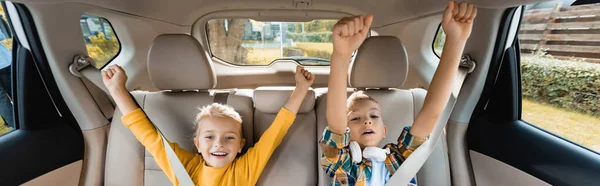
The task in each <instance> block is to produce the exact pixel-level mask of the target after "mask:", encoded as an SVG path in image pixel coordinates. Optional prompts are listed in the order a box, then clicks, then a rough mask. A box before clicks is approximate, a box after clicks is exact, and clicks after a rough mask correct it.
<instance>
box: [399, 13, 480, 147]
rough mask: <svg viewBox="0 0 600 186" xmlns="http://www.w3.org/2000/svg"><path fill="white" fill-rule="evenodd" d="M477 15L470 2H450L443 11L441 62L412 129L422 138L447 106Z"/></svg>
mask: <svg viewBox="0 0 600 186" xmlns="http://www.w3.org/2000/svg"><path fill="white" fill-rule="evenodd" d="M476 15H477V8H476V7H475V5H473V4H471V3H467V2H461V3H457V2H454V1H450V3H449V4H448V7H447V8H446V10H445V11H444V15H443V19H442V28H443V29H444V32H445V33H446V42H445V43H444V50H443V52H442V56H441V57H440V63H439V65H438V67H437V70H436V71H435V74H434V75H433V80H431V85H430V86H429V90H428V92H427V96H426V97H425V103H424V104H423V109H421V112H419V114H418V115H417V118H416V119H415V123H414V124H413V126H412V128H411V130H410V133H411V134H412V135H413V136H417V137H421V138H425V137H427V136H429V134H431V131H432V130H433V127H434V126H435V124H436V122H437V121H438V119H439V117H440V115H441V113H442V111H443V110H444V108H445V107H446V103H448V98H449V96H450V93H451V91H452V87H453V85H454V80H455V77H456V75H457V71H458V64H459V62H460V57H461V55H462V53H463V49H464V48H465V43H466V42H467V39H468V38H469V36H470V35H471V27H472V26H473V19H474V18H475V16H476Z"/></svg>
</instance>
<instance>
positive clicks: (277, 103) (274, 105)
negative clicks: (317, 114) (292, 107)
mask: <svg viewBox="0 0 600 186" xmlns="http://www.w3.org/2000/svg"><path fill="white" fill-rule="evenodd" d="M293 90H294V88H293V87H291V88H288V87H282V88H279V87H277V88H272V87H269V88H268V89H265V88H258V89H256V90H254V107H255V108H256V110H257V111H260V112H263V113H270V114H276V113H277V112H279V110H280V109H281V108H282V107H283V106H285V103H287V100H288V99H289V98H290V96H291V95H292V92H293ZM314 107H315V92H314V91H312V90H308V93H307V94H306V96H305V97H304V100H303V101H302V106H300V109H298V113H299V114H302V113H307V112H310V111H312V110H313V109H314Z"/></svg>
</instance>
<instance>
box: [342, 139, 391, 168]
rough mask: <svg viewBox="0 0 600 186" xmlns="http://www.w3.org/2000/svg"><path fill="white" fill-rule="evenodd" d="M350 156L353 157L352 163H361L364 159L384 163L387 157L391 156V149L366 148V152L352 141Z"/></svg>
mask: <svg viewBox="0 0 600 186" xmlns="http://www.w3.org/2000/svg"><path fill="white" fill-rule="evenodd" d="M349 147H350V156H351V157H352V162H354V163H360V162H361V161H362V159H363V158H366V159H371V160H375V161H384V160H385V158H386V156H387V155H388V154H390V149H388V148H385V149H382V148H379V147H365V149H364V150H362V151H361V150H360V145H358V142H356V141H351V142H350V145H349Z"/></svg>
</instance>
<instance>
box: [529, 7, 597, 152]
mask: <svg viewBox="0 0 600 186" xmlns="http://www.w3.org/2000/svg"><path fill="white" fill-rule="evenodd" d="M565 3H566V2H561V1H553V2H545V3H538V4H534V5H528V6H526V7H525V13H524V15H523V19H522V21H521V26H520V30H519V41H520V49H521V55H520V57H521V88H522V90H521V91H522V112H521V119H522V120H524V121H527V122H528V123H531V124H532V125H535V126H537V127H539V128H542V129H544V130H546V131H548V132H551V133H553V134H556V135H558V136H561V137H563V138H565V139H568V140H570V141H572V142H574V143H577V144H580V145H582V146H584V147H587V148H589V149H592V150H595V151H597V152H600V135H598V134H600V52H598V51H600V41H598V40H595V39H593V38H598V37H599V36H600V33H598V32H595V31H593V28H592V27H593V25H590V23H591V22H590V21H593V20H595V19H597V18H598V17H597V13H595V12H594V11H588V12H585V11H583V12H581V11H580V10H577V9H581V8H586V9H593V10H600V4H588V5H581V6H579V5H577V6H575V4H565ZM575 3H577V2H575ZM586 13H588V14H586ZM573 15H575V16H573ZM546 25H551V26H546ZM588 27H589V28H588Z"/></svg>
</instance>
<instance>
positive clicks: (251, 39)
mask: <svg viewBox="0 0 600 186" xmlns="http://www.w3.org/2000/svg"><path fill="white" fill-rule="evenodd" d="M335 23H336V20H313V21H310V22H262V21H255V20H252V19H213V20H210V21H208V23H207V28H208V30H207V32H208V42H209V45H210V51H211V53H212V55H213V56H214V57H217V58H219V59H221V60H223V61H225V62H228V63H231V64H234V65H269V64H270V63H272V62H273V61H275V60H279V59H288V60H294V61H297V62H298V63H300V64H301V65H324V66H327V65H329V60H330V58H331V52H332V51H333V44H332V43H331V30H332V29H333V25H334V24H335Z"/></svg>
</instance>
